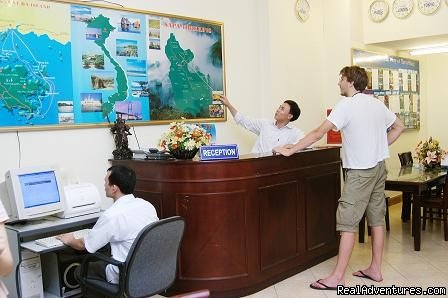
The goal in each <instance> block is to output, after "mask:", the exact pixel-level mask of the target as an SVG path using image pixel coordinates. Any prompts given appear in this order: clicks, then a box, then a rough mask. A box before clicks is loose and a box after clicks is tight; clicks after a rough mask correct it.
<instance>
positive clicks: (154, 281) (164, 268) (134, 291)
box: [80, 216, 185, 297]
mask: <svg viewBox="0 0 448 298" xmlns="http://www.w3.org/2000/svg"><path fill="white" fill-rule="evenodd" d="M184 229H185V222H184V220H183V219H182V218H181V217H180V216H174V217H170V218H165V219H162V220H159V221H156V222H154V223H151V224H149V225H147V226H146V227H145V228H144V229H143V230H142V231H141V232H140V233H139V234H138V236H137V238H136V239H135V241H134V243H133V244H132V246H131V249H130V250H129V254H128V257H127V258H126V261H125V262H119V261H117V260H115V259H113V258H111V257H109V256H105V255H103V254H100V253H94V254H91V255H88V256H86V258H84V260H83V262H82V265H81V280H80V283H81V287H82V289H83V294H84V297H87V292H88V291H93V292H96V293H98V294H102V295H105V296H108V297H149V296H152V295H154V294H157V293H160V292H162V291H164V290H165V289H167V288H169V287H170V286H171V285H172V284H173V282H174V280H175V279H176V269H177V254H178V251H179V246H180V242H181V240H182V235H183V232H184ZM98 259H99V260H103V261H105V262H107V263H110V264H113V265H116V266H118V267H119V270H120V274H119V283H118V284H111V283H108V282H107V281H105V280H100V279H98V278H95V277H90V276H88V274H87V272H88V265H89V263H90V262H93V261H97V260H98Z"/></svg>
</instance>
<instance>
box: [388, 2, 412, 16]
mask: <svg viewBox="0 0 448 298" xmlns="http://www.w3.org/2000/svg"><path fill="white" fill-rule="evenodd" d="M413 9H414V0H394V2H393V3H392V12H393V14H394V16H396V17H397V18H399V19H404V18H406V17H408V16H409V15H410V14H411V12H412V10H413Z"/></svg>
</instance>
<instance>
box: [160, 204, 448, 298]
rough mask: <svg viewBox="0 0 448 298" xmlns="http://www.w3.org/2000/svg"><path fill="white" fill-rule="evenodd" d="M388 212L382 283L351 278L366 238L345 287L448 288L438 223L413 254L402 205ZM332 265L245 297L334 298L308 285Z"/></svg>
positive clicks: (361, 261)
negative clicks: (388, 225)
mask: <svg viewBox="0 0 448 298" xmlns="http://www.w3.org/2000/svg"><path fill="white" fill-rule="evenodd" d="M389 209H390V220H391V228H390V231H389V232H388V233H387V235H386V241H385V247H384V255H383V279H384V280H383V282H381V283H376V282H372V281H369V280H366V279H362V278H357V277H353V276H352V275H351V273H352V272H353V271H356V270H359V269H363V268H365V267H366V266H367V265H368V264H369V262H370V258H371V256H370V238H369V237H368V236H367V234H366V243H364V244H360V243H356V244H355V248H354V251H353V254H352V257H351V260H350V263H349V267H348V269H347V273H346V277H345V283H346V285H347V286H354V285H364V284H366V285H375V286H390V285H395V286H421V287H423V289H426V287H431V286H432V287H435V286H437V287H439V286H443V287H447V288H448V241H444V239H443V230H442V228H441V226H442V225H441V222H440V221H434V222H433V223H429V222H428V224H427V228H426V231H422V245H421V250H420V251H414V249H413V238H412V237H411V234H410V223H402V222H401V219H400V216H401V204H396V205H393V206H390V208H389ZM335 262H336V257H333V258H331V259H328V260H327V261H325V262H322V263H320V264H318V265H316V266H314V267H312V268H310V269H308V270H306V271H303V272H301V273H299V274H297V275H294V276H292V277H290V278H288V279H285V280H283V281H281V282H279V283H277V284H275V285H273V286H271V287H268V288H266V289H264V290H262V291H260V292H257V293H255V294H253V295H250V296H246V298H294V297H336V296H337V295H336V292H335V291H317V290H313V289H311V288H310V287H309V284H310V283H311V282H313V281H315V280H317V279H319V278H322V277H325V276H327V275H328V274H329V273H330V272H331V271H332V269H333V268H334V265H335ZM154 297H161V296H154ZM348 297H356V296H348ZM360 297H369V296H360ZM371 297H375V296H371ZM402 297H403V296H402ZM409 297H416V296H409ZM417 297H422V296H417ZM434 297H441V296H434Z"/></svg>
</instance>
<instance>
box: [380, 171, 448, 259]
mask: <svg viewBox="0 0 448 298" xmlns="http://www.w3.org/2000/svg"><path fill="white" fill-rule="evenodd" d="M387 171H388V172H387V180H386V190H397V191H402V192H405V193H412V197H413V204H414V206H413V208H412V232H413V236H414V250H417V251H419V250H420V244H421V210H420V209H421V200H423V199H424V196H423V193H424V192H425V191H426V190H428V189H430V188H431V187H434V186H437V185H441V184H444V183H445V177H446V174H447V169H442V168H440V167H439V168H435V169H425V168H423V167H422V166H420V165H409V166H403V167H388V168H387Z"/></svg>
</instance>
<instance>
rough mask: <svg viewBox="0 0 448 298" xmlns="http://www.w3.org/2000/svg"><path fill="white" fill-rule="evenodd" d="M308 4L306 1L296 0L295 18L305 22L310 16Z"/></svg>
mask: <svg viewBox="0 0 448 298" xmlns="http://www.w3.org/2000/svg"><path fill="white" fill-rule="evenodd" d="M310 10H311V8H310V4H309V3H308V0H297V2H296V6H295V12H296V17H297V18H298V19H299V20H301V21H303V22H305V21H306V20H307V19H308V18H309V16H310Z"/></svg>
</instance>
